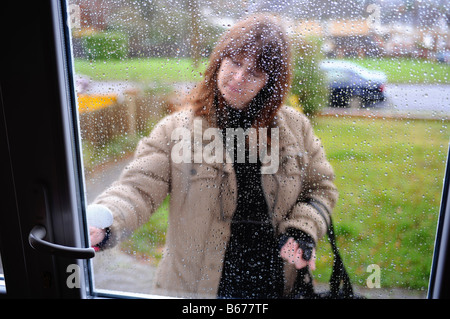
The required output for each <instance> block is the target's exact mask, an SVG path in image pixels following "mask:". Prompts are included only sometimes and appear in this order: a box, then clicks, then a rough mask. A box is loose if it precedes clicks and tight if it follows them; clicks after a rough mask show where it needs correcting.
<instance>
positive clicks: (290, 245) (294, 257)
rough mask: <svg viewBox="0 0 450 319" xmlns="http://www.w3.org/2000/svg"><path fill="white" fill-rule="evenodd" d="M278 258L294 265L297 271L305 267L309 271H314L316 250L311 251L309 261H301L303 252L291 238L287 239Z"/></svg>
mask: <svg viewBox="0 0 450 319" xmlns="http://www.w3.org/2000/svg"><path fill="white" fill-rule="evenodd" d="M280 256H281V258H283V259H284V260H286V261H288V262H289V263H291V264H294V266H295V268H297V269H301V268H304V267H306V266H309V267H310V268H311V270H315V269H316V250H315V249H313V254H312V256H311V259H310V260H305V259H303V250H302V249H301V248H300V245H299V244H298V243H297V242H296V241H295V240H294V238H292V237H291V238H289V239H288V240H287V242H286V243H285V244H284V245H283V247H282V248H281V252H280Z"/></svg>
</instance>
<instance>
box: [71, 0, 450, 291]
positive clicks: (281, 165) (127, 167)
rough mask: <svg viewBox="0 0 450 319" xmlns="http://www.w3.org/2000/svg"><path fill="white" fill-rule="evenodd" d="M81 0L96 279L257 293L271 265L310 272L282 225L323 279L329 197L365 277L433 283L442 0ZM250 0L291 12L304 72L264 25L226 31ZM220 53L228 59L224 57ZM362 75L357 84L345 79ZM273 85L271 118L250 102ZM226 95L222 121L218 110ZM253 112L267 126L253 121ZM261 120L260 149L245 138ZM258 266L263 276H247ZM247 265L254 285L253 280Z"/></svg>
mask: <svg viewBox="0 0 450 319" xmlns="http://www.w3.org/2000/svg"><path fill="white" fill-rule="evenodd" d="M69 5H70V6H69V11H70V18H71V21H70V22H71V43H72V54H73V59H74V71H75V80H76V81H75V86H76V87H75V90H76V95H77V107H78V116H79V118H78V120H79V123H78V126H79V131H80V136H81V141H82V143H81V144H82V159H81V160H82V162H83V169H84V182H85V185H84V188H85V197H86V212H87V214H88V220H90V221H91V226H98V227H96V228H97V229H101V230H102V231H101V232H100V233H99V234H100V235H99V236H100V237H101V240H100V241H99V242H98V243H96V249H98V252H97V254H96V257H95V258H94V259H93V261H92V270H93V271H92V282H93V287H94V291H95V292H96V293H98V294H125V295H127V294H128V295H141V294H142V295H147V296H148V295H160V294H163V295H169V296H177V297H192V296H194V297H198V296H201V297H205V296H206V297H208V298H217V297H220V296H221V295H220V294H221V293H223V295H222V296H224V297H227V296H229V297H241V296H244V297H246V298H247V297H249V298H251V297H254V296H260V295H257V294H258V293H259V292H260V291H262V290H263V288H261V287H263V286H264V285H266V284H267V282H270V283H272V281H271V280H266V279H267V278H269V277H270V276H275V277H276V276H279V274H282V275H283V276H284V275H286V274H287V270H286V269H290V271H291V273H293V274H294V275H295V274H297V273H298V271H297V270H296V269H295V267H296V266H295V262H292V263H291V262H290V261H292V260H289V259H283V258H282V257H280V256H281V255H280V254H281V253H280V249H281V247H278V246H277V245H278V244H279V243H283V245H284V244H286V241H284V242H283V241H282V239H283V238H284V237H282V235H286V236H287V237H292V238H296V240H297V242H302V243H303V242H310V243H312V245H314V247H315V259H314V260H315V270H314V271H312V275H313V278H314V282H315V283H317V285H318V287H325V288H326V287H328V284H329V278H330V275H331V270H332V260H333V254H332V251H331V249H330V247H329V243H328V241H327V236H326V229H327V226H323V225H325V224H326V225H327V223H329V222H330V219H329V216H328V215H323V214H322V215H321V213H323V212H325V214H330V215H331V216H332V220H333V222H334V229H335V235H336V239H337V244H338V247H339V249H340V252H341V254H342V259H343V261H344V264H345V267H346V269H347V270H348V273H349V276H350V279H351V281H352V284H353V286H354V288H355V290H356V291H357V292H358V293H361V294H362V295H364V296H366V297H368V298H424V297H425V296H426V292H427V289H428V280H429V275H430V269H431V262H432V254H433V247H434V240H435V233H436V227H437V220H438V214H439V207H440V196H441V191H442V186H443V185H442V179H443V176H444V170H445V162H446V157H447V152H446V150H447V147H448V141H449V136H450V128H449V126H448V115H449V112H450V104H449V101H450V80H449V75H448V73H449V70H450V65H449V64H448V59H445V56H447V55H448V54H447V53H448V51H449V50H450V46H449V43H448V40H447V39H448V36H449V24H448V15H449V14H450V7H449V5H448V4H447V3H445V2H438V1H422V2H420V3H418V2H413V3H410V4H408V5H407V6H405V5H404V4H403V3H400V2H398V1H375V2H374V3H373V4H370V5H367V3H366V2H360V1H335V2H315V1H281V2H280V1H253V2H241V1H221V0H218V1H213V2H210V1H202V0H197V1H185V2H181V3H179V2H175V1H171V0H159V1H151V2H148V1H133V0H116V1H113V0H108V1H96V0H89V1H78V0H70V1H69ZM255 14H265V15H269V14H275V15H277V16H278V17H281V19H279V20H281V21H282V25H283V28H285V30H286V34H287V35H288V37H289V39H290V45H291V57H292V61H291V62H290V63H289V65H290V66H291V67H292V69H291V71H292V73H291V74H292V81H285V82H283V80H282V76H283V74H284V73H283V72H287V71H280V72H279V73H278V74H276V72H274V70H275V69H276V70H284V68H286V70H288V68H287V64H288V63H287V62H286V61H287V60H286V61H285V60H283V59H284V58H285V57H284V56H281V57H280V62H279V63H280V64H276V63H278V62H277V61H278V60H277V59H273V60H269V59H266V60H264V57H266V56H269V53H267V52H269V51H270V50H269V49H267V48H269V47H270V45H272V46H278V47H282V46H281V44H280V43H281V42H282V39H278V37H277V36H276V34H275V33H271V32H272V31H270V28H269V29H267V30H266V31H264V32H267V33H264V32H263V33H262V34H263V35H262V36H261V43H266V42H267V44H264V45H266V47H264V49H261V50H260V51H257V50H256V49H249V48H253V47H256V44H251V43H256V42H252V41H253V40H252V37H251V35H250V36H249V37H248V38H245V37H244V38H245V39H246V41H248V43H250V44H248V45H249V46H248V47H246V46H245V45H242V47H240V46H239V45H240V43H241V42H239V41H241V40H240V39H241V38H240V37H243V34H245V32H246V31H247V30H249V29H246V28H250V27H249V26H246V27H242V30H241V31H240V32H236V33H235V34H233V36H228V39H229V38H233V37H236V39H238V37H239V40H236V41H233V40H231V41H229V40H225V38H226V36H227V34H228V33H227V32H229V31H230V30H234V29H233V27H234V26H235V25H236V24H237V23H239V21H242V19H245V17H248V16H253V15H255ZM257 17H259V18H254V19H261V21H263V19H262V18H261V15H258V16H257ZM277 21H278V20H277ZM233 32H234V31H233ZM269 35H270V36H269ZM224 37H225V38H224ZM264 37H266V38H264ZM269 39H270V41H269ZM227 41H228V42H227ZM242 41H243V40H242ZM264 41H266V42H264ZM276 41H279V43H275V42H276ZM224 43H225V44H226V45H225V44H224ZM258 43H260V42H258ZM252 45H253V46H252ZM272 48H273V47H272ZM266 49H267V50H266ZM218 50H221V51H220V52H221V53H220V54H218V53H217V52H218ZM239 50H241V51H239ZM252 50H253V51H252ZM265 50H266V51H265ZM283 50H284V49H283ZM249 52H251V53H252V54H246V53H249ZM270 52H271V53H270V54H272V53H273V52H275V50H272V51H270ZM216 54H217V55H216ZM264 54H266V55H264ZM273 54H274V55H273V56H276V54H275V53H273ZM223 56H226V57H227V59H224V61H227V63H225V62H222V60H220V61H221V63H223V64H220V65H217V68H215V69H214V68H212V67H211V65H214V63H217V61H218V59H219V57H220V59H222V58H223ZM255 57H259V58H258V59H256V58H255ZM260 57H262V58H260ZM324 62H325V64H323V63H324ZM333 63H335V64H336V65H337V64H339V63H341V65H340V66H339V68H334V67H332V65H333ZM350 71H352V72H355V73H357V74H359V75H358V76H360V77H361V78H362V79H363V80H361V81H359V80H358V81H356V80H355V78H354V77H353V76H351V72H350ZM286 74H287V73H286ZM205 79H206V80H205ZM249 79H251V81H250V80H249ZM267 79H276V80H274V81H272V82H271V81H269V80H267ZM233 81H235V82H233ZM274 83H275V84H274ZM276 83H279V84H280V85H279V86H276ZM340 83H345V84H344V85H343V86H342V87H338V86H337V84H340ZM352 83H353V84H357V88H354V89H352V90H348V87H349V86H351V84H352ZM281 84H282V85H281ZM208 85H209V86H208ZM211 85H212V86H213V87H215V88H216V91H214V89H211ZM251 85H252V86H251ZM271 85H274V86H273V87H271ZM333 85H334V87H333ZM284 87H289V90H284V89H283V88H284ZM265 88H271V89H270V90H269V89H267V90H266V91H264V90H265ZM275 89H276V90H279V92H281V93H280V95H279V96H282V97H283V99H282V101H281V102H282V103H281V102H280V103H281V104H282V105H283V107H282V108H281V107H280V108H279V109H278V113H277V114H276V115H274V114H272V113H270V112H268V111H267V113H264V114H267V117H269V116H273V117H271V118H270V121H269V120H268V121H267V122H264V121H265V120H264V117H263V116H262V115H260V113H252V112H251V110H253V109H252V107H254V105H256V104H257V103H263V102H261V101H266V100H263V97H262V96H263V95H264V94H268V93H267V92H271V90H275ZM201 90H203V91H201ZM217 90H218V91H217ZM260 90H262V91H260ZM198 92H202V94H200V93H198ZM211 92H220V93H221V94H219V95H217V94H215V93H211ZM250 92H251V93H250ZM258 92H266V93H264V94H263V93H261V94H260V95H257V93H258ZM253 93H254V94H253ZM252 94H253V95H252ZM247 98H248V99H247ZM246 99H247V100H246ZM274 100H276V99H274ZM238 101H244V102H242V104H239V103H238ZM256 101H259V102H256ZM202 103H203V104H202ZM264 103H269V102H264ZM273 103H275V102H273ZM281 104H280V105H281ZM199 105H201V106H200V107H198V106H199ZM238 105H240V106H239V107H238ZM264 105H266V104H264ZM267 105H269V104H267ZM196 106H197V108H196V109H195V112H194V111H193V110H194V109H192V108H193V107H196ZM215 107H217V109H219V110H221V111H220V112H222V111H223V112H226V113H220V112H219V113H217V114H218V116H219V117H220V118H223V119H225V120H224V122H215V124H214V125H211V122H208V119H210V118H209V117H208V114H211V113H210V112H212V111H211V110H215ZM189 108H191V109H189ZM239 108H242V109H243V110H245V111H246V113H245V114H246V115H245V116H243V115H242V111H239V110H238V109H239ZM188 109H189V110H191V111H189V110H188ZM268 109H269V107H268V106H267V107H266V108H264V110H268ZM247 111H248V112H247ZM255 112H256V111H255ZM224 114H226V116H225V115H224ZM194 115H195V116H194ZM258 116H261V117H259V118H258ZM255 118H258V119H259V120H260V121H261V122H258V121H256V120H255ZM202 119H203V120H202ZM252 123H253V124H252ZM255 123H266V124H264V125H267V126H268V127H272V128H271V129H270V130H269V131H267V130H266V131H265V130H263V129H261V130H260V131H258V130H257V129H255V130H254V131H251V129H252V128H254V125H256V124H255ZM269 123H270V124H269ZM273 123H275V124H273ZM252 125H253V126H252ZM258 125H259V124H258ZM261 125H263V124H261ZM225 127H227V128H229V130H228V131H226V129H225ZM262 128H264V126H262ZM274 128H279V129H280V130H279V131H277V130H276V129H274ZM208 129H211V130H208ZM240 129H242V131H241V130H240ZM244 130H246V131H245V132H246V134H247V135H245V134H244V133H243V132H244ZM227 132H228V133H230V134H231V133H232V134H233V136H232V138H229V135H228V134H226V133H227ZM249 132H250V133H249ZM251 132H255V135H254V136H255V140H256V141H259V142H261V143H263V144H255V145H259V146H258V147H257V148H256V149H257V150H258V152H259V150H261V153H258V152H255V153H251V148H247V153H245V152H243V153H239V150H240V148H239V147H241V146H242V149H244V150H245V149H246V147H248V144H250V142H249V140H250V139H251V136H250V135H251ZM277 132H278V133H277ZM305 132H306V133H305ZM241 133H242V135H239V134H241ZM270 134H273V135H270ZM277 134H279V135H277ZM224 136H225V138H224ZM240 136H243V137H242V141H243V143H242V144H241V146H239V147H238V146H235V147H236V148H233V145H235V144H234V142H233V143H232V142H231V141H235V140H239V138H240ZM245 136H247V137H245ZM261 136H263V137H264V136H265V137H268V139H269V140H271V139H273V141H274V142H275V143H274V144H271V143H272V142H269V143H267V140H259V138H260V137H261ZM191 141H192V142H193V144H191V143H190V142H191ZM319 141H320V143H319ZM222 142H224V143H222ZM288 142H292V143H291V144H284V143H288ZM227 143H228V144H227ZM264 143H265V144H264ZM228 145H232V146H231V148H227V147H226V146H228ZM236 145H237V144H236ZM246 145H247V146H246ZM262 145H265V146H268V145H269V146H268V148H264V147H262ZM293 145H302V147H301V148H297V146H293ZM199 146H200V148H198V147H199ZM277 146H279V148H277ZM199 149H200V151H198V150H199ZM191 151H192V154H191V153H188V152H191ZM230 151H235V152H234V153H229V152H230ZM266 151H267V152H266ZM218 154H220V155H218ZM230 154H231V155H230ZM238 154H243V155H242V157H241V159H242V161H241V162H239V161H238V160H237V159H236V161H234V157H235V156H236V157H238V156H239V155H238ZM251 154H254V155H255V156H254V157H253V159H254V161H250V157H251V156H250V155H251ZM314 154H316V155H314ZM276 155H278V156H276ZM269 176H271V177H269ZM311 202H319V203H321V204H319V205H324V207H325V209H322V210H321V209H320V208H319V210H317V209H316V208H317V207H315V206H317V205H315V204H311ZM105 208H106V209H105ZM319 211H320V212H321V213H319ZM91 214H92V215H91ZM90 216H91V217H92V216H97V217H98V216H103V219H102V218H100V217H98V218H95V217H92V219H89V218H91V217H90ZM105 216H106V217H105ZM108 216H112V217H113V222H112V224H111V223H110V222H108V220H109V219H108V218H109V217H108ZM277 216H283V218H281V217H280V218H279V219H277ZM308 216H309V217H308ZM311 216H313V217H311ZM321 216H325V217H324V219H323V217H321ZM324 223H325V224H324ZM102 225H103V226H104V227H102ZM86 232H87V233H88V232H89V229H86ZM105 234H106V235H105ZM257 234H258V236H260V237H258V236H257ZM261 234H263V235H261ZM299 234H300V235H299ZM273 236H275V237H276V239H277V242H276V243H273V242H270V245H272V246H273V247H277V248H273V249H272V250H270V251H269V250H268V251H266V250H264V251H263V252H262V253H261V254H259V255H264V256H266V255H267V256H269V255H270V256H271V257H270V258H272V259H270V258H269V257H267V258H268V259H264V258H265V257H264V258H263V259H258V258H259V257H258V256H256V254H255V255H251V256H250V254H247V255H245V256H246V257H245V258H242V260H245V262H241V261H237V257H236V256H238V255H239V254H245V252H249V251H253V252H255V251H256V248H255V247H259V248H258V249H260V250H261V249H266V248H261V247H262V246H258V245H259V243H260V242H265V243H267V241H268V240H269V239H268V238H273ZM91 238H92V237H91ZM299 238H300V239H299ZM252 240H253V241H254V242H255V243H254V244H250V243H253V241H252ZM270 240H272V239H270ZM302 240H303V241H302ZM97 244H98V245H97ZM247 245H254V246H251V248H249V247H250V246H247ZM270 245H269V244H267V245H265V246H264V247H266V246H270ZM283 245H281V246H282V247H283ZM272 246H270V247H272ZM305 247H306V246H305ZM276 249H278V250H276ZM275 250H276V253H275ZM275 261H276V262H275ZM285 264H286V265H285ZM257 265H263V266H257ZM310 266H311V265H310ZM310 266H309V267H310ZM252 267H256V268H254V269H260V271H261V276H260V277H261V278H262V279H261V278H259V279H257V280H256V279H255V280H254V281H252V280H251V278H253V277H251V276H250V275H249V276H248V277H246V275H245V273H246V272H247V271H248V272H249V273H251V271H252V269H253V268H252ZM257 267H260V268H257ZM277 267H278V268H277ZM284 267H285V268H284ZM281 269H283V270H281ZM255 273H256V272H255ZM264 276H266V277H264ZM267 276H268V277H267ZM255 278H256V277H255ZM270 278H272V277H270ZM277 278H278V277H277ZM247 281H248V282H256V283H258V284H257V285H255V287H253V286H248V285H247V286H246V287H247V288H245V289H244V288H242V286H244V283H246V282H247ZM277 282H278V281H277V280H275V279H274V280H273V285H274V287H275V286H276V285H277ZM230 287H234V288H230ZM248 287H251V289H250V288H248ZM276 287H278V286H276ZM277 289H278V288H277ZM248 290H252V291H248ZM273 290H276V289H273ZM264 296H265V297H267V295H264ZM270 296H272V295H270ZM278 296H279V295H278Z"/></svg>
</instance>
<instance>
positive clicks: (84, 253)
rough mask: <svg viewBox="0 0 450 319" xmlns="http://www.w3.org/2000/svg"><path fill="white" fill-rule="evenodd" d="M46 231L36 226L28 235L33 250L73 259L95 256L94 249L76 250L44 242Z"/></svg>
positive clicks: (40, 226) (42, 227)
mask: <svg viewBox="0 0 450 319" xmlns="http://www.w3.org/2000/svg"><path fill="white" fill-rule="evenodd" d="M46 234H47V230H46V229H45V227H44V226H42V225H36V226H34V227H33V229H32V230H31V231H30V234H29V235H28V241H29V243H30V245H31V247H33V248H34V249H36V250H37V251H39V252H45V253H49V254H52V255H56V256H61V257H70V258H75V259H90V258H93V257H94V256H95V250H94V248H76V247H68V246H62V245H58V244H53V243H50V242H48V241H46V240H44V238H45V235H46Z"/></svg>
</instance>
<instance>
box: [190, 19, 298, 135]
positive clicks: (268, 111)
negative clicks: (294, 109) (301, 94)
mask: <svg viewBox="0 0 450 319" xmlns="http://www.w3.org/2000/svg"><path fill="white" fill-rule="evenodd" d="M244 55H245V56H251V57H254V58H255V61H256V67H257V68H258V69H259V70H261V71H263V72H265V73H266V74H267V75H268V81H267V83H266V85H265V86H264V87H263V88H262V89H261V91H260V92H259V93H258V95H257V96H256V97H255V98H254V99H253V101H258V102H257V103H258V104H259V107H260V108H261V111H260V112H259V115H258V117H257V118H256V119H255V120H254V123H253V126H254V127H255V128H259V127H270V124H271V122H272V120H273V118H274V117H275V115H276V113H277V111H278V109H279V108H280V107H281V106H282V104H283V102H284V100H285V98H286V96H287V93H288V92H289V90H290V84H291V77H292V66H291V50H290V43H289V40H288V37H287V34H286V32H285V30H284V28H283V27H282V26H281V23H280V19H279V18H278V17H276V16H274V15H266V14H264V15H263V14H256V15H252V16H248V17H245V18H244V19H242V20H241V21H239V22H237V23H236V24H235V25H234V26H233V27H232V28H230V29H229V30H227V31H226V32H225V33H224V34H223V35H222V37H221V38H220V40H219V42H218V44H217V46H216V47H215V49H214V51H213V52H212V53H211V56H210V60H209V65H208V67H207V69H206V71H205V75H204V79H203V81H201V82H200V83H199V84H197V86H196V88H195V89H194V90H193V92H192V95H191V96H190V99H191V101H190V102H191V103H190V104H191V105H192V107H193V109H194V111H195V114H196V115H202V116H205V117H206V118H207V119H208V120H209V121H210V122H211V123H212V124H215V123H213V122H214V118H215V116H216V115H217V114H216V112H218V111H219V113H221V114H223V112H220V111H223V110H224V109H225V108H224V105H225V102H224V99H223V97H222V96H221V94H218V88H217V74H218V71H219V68H220V65H221V63H222V61H223V59H224V58H227V57H235V56H244ZM253 101H252V102H253ZM252 102H250V103H252Z"/></svg>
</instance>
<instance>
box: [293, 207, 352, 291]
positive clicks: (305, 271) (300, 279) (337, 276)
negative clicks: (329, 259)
mask: <svg viewBox="0 0 450 319" xmlns="http://www.w3.org/2000/svg"><path fill="white" fill-rule="evenodd" d="M327 235H328V240H329V242H330V245H331V248H332V251H333V255H334V260H333V269H332V273H331V277H330V291H329V292H326V293H316V292H315V291H314V286H313V282H312V275H311V272H310V269H309V267H305V268H302V269H299V270H297V278H296V281H295V284H294V291H293V294H292V295H291V297H293V298H307V299H314V298H329V299H337V298H341V299H349V298H355V297H356V296H355V294H354V292H353V287H352V283H351V281H350V277H349V275H348V273H347V271H346V269H345V267H344V263H343V261H342V258H341V255H340V253H339V249H338V247H337V243H336V235H335V232H334V227H333V221H332V219H331V216H330V224H329V227H328V229H327ZM341 283H342V289H341Z"/></svg>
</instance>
